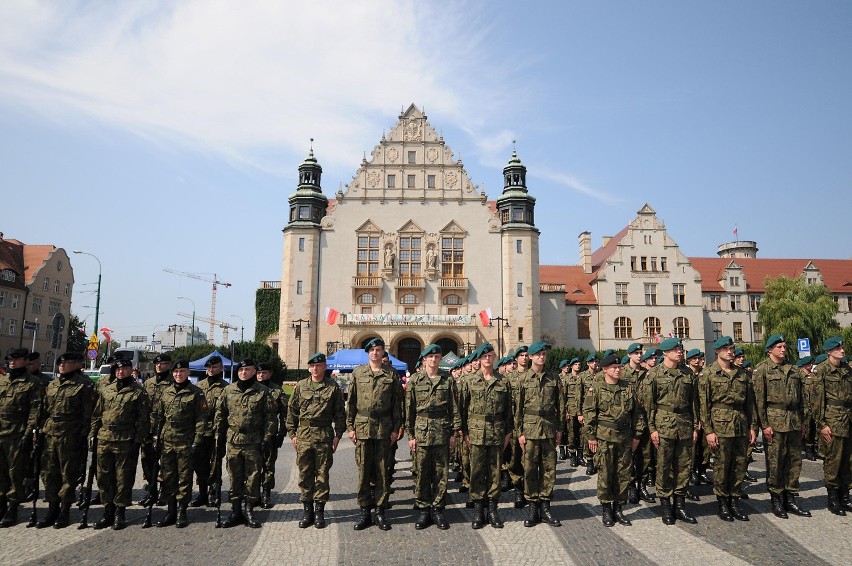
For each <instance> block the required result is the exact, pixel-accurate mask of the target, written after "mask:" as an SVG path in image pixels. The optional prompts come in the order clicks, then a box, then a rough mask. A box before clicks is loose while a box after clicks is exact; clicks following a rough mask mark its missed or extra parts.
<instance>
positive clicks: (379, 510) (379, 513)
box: [373, 507, 391, 531]
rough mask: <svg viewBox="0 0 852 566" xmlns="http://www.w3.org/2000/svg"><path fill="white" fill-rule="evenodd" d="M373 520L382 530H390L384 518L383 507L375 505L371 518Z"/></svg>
mask: <svg viewBox="0 0 852 566" xmlns="http://www.w3.org/2000/svg"><path fill="white" fill-rule="evenodd" d="M373 522H374V523H376V526H377V527H379V528H380V529H381V530H383V531H389V530H391V526H390V523H388V520H387V519H385V508H384V507H376V516H375V517H374V518H373Z"/></svg>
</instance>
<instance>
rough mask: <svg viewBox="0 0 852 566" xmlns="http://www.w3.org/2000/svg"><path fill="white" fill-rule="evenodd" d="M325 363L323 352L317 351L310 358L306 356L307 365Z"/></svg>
mask: <svg viewBox="0 0 852 566" xmlns="http://www.w3.org/2000/svg"><path fill="white" fill-rule="evenodd" d="M324 363H325V354H323V353H322V352H317V353H316V354H314V355H313V356H311V357H310V358H308V365H311V364H324Z"/></svg>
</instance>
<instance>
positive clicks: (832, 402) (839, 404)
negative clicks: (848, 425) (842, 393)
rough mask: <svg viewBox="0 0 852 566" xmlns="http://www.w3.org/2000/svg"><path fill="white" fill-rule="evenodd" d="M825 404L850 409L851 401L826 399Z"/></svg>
mask: <svg viewBox="0 0 852 566" xmlns="http://www.w3.org/2000/svg"><path fill="white" fill-rule="evenodd" d="M825 404H826V405H830V406H832V407H844V408H846V409H852V401H840V400H838V399H826V400H825Z"/></svg>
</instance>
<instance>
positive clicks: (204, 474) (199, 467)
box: [192, 372, 228, 507]
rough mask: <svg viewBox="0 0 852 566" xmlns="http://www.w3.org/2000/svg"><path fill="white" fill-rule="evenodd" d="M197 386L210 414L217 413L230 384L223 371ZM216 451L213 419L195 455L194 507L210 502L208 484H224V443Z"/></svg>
mask: <svg viewBox="0 0 852 566" xmlns="http://www.w3.org/2000/svg"><path fill="white" fill-rule="evenodd" d="M196 386H197V387H198V388H199V389H201V392H202V393H203V394H204V398H205V399H206V400H207V406H208V407H209V410H210V414H211V415H215V414H216V409H217V406H218V403H219V399H220V398H221V397H222V394H223V393H224V391H225V387H227V386H228V382H227V381H225V379H224V378H223V377H222V373H221V372H220V373H218V374H216V375H212V376H207V377H204V378H203V379H199V380H198V383H197V384H196ZM215 451H216V439H215V434H214V430H213V419H212V418H211V419H209V420H208V426H207V427H206V428H205V431H204V434H203V435H202V438H201V444H200V445H199V447H198V448H197V449H196V454H194V455H193V460H194V462H193V468H194V469H195V477H196V481H197V483H198V499H197V500H194V501H193V502H192V505H193V507H195V506H200V505H205V504H207V503H208V500H209V497H208V486H209V487H210V488H211V491H212V486H214V485H216V486H220V487H221V485H222V466H221V465H220V463H221V462H222V458H223V457H224V454H225V446H224V443H221V445H220V446H219V453H218V454H214V452H215ZM213 497H214V498H215V499H218V498H219V494H218V491H217V492H216V493H214V494H213Z"/></svg>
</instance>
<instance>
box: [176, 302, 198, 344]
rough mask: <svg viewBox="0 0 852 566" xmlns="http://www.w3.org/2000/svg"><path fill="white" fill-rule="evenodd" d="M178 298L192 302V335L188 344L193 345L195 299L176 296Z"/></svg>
mask: <svg viewBox="0 0 852 566" xmlns="http://www.w3.org/2000/svg"><path fill="white" fill-rule="evenodd" d="M178 299H183V300H184V301H189V302H190V303H192V337H191V338H190V339H189V342H190V343H189V345H190V346H195V301H193V300H192V299H190V298H189V297H178Z"/></svg>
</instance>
